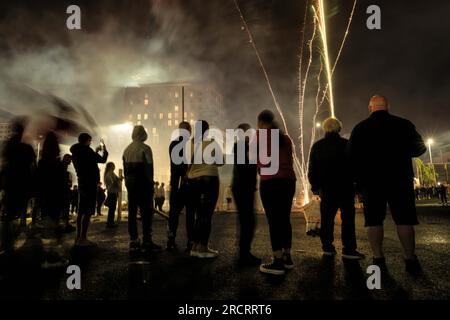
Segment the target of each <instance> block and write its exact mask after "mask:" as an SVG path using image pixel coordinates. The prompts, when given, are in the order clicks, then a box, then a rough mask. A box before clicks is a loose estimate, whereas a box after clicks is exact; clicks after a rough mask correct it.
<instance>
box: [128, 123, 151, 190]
mask: <svg viewBox="0 0 450 320" xmlns="http://www.w3.org/2000/svg"><path fill="white" fill-rule="evenodd" d="M131 138H132V139H133V142H132V143H131V144H130V145H128V147H127V148H126V149H125V151H124V152H123V157H122V159H123V169H124V176H125V185H126V187H127V188H128V189H129V188H147V189H148V190H153V154H152V149H151V148H150V147H149V146H148V145H146V144H145V143H144V141H146V140H147V132H145V129H144V127H143V126H135V127H134V129H133V133H132V135H131Z"/></svg>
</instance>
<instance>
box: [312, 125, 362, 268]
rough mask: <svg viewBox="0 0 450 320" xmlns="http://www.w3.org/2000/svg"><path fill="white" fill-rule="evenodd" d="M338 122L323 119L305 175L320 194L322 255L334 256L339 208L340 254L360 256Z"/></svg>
mask: <svg viewBox="0 0 450 320" xmlns="http://www.w3.org/2000/svg"><path fill="white" fill-rule="evenodd" d="M341 128H342V124H341V122H340V121H339V120H337V119H335V118H329V119H327V120H325V121H324V123H323V129H324V131H325V137H324V138H323V139H321V140H319V141H317V142H316V143H314V145H313V147H312V149H311V153H310V159H309V171H308V178H309V182H310V184H311V189H312V191H313V193H314V194H315V195H319V196H320V199H321V201H320V221H321V229H320V240H321V241H322V250H323V253H324V255H327V256H334V255H335V254H336V249H335V247H334V245H333V242H334V236H333V234H334V219H335V217H336V213H337V211H338V210H339V209H340V210H341V220H342V224H341V238H342V257H343V258H344V259H362V258H363V257H364V255H362V254H360V253H359V252H358V251H356V234H355V190H354V187H353V179H352V175H351V170H350V164H349V159H348V154H347V143H348V140H347V139H344V138H342V137H341V136H340V135H339V132H340V131H341Z"/></svg>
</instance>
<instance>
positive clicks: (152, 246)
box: [142, 241, 162, 252]
mask: <svg viewBox="0 0 450 320" xmlns="http://www.w3.org/2000/svg"><path fill="white" fill-rule="evenodd" d="M142 249H143V250H144V251H145V252H160V251H161V250H162V247H161V246H159V245H157V244H156V243H154V242H153V241H149V242H143V243H142Z"/></svg>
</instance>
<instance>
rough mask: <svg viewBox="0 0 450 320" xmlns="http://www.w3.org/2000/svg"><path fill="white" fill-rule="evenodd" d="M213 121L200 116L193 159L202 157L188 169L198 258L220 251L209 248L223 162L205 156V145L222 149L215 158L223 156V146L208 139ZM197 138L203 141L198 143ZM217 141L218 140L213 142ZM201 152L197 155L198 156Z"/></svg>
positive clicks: (193, 246)
mask: <svg viewBox="0 0 450 320" xmlns="http://www.w3.org/2000/svg"><path fill="white" fill-rule="evenodd" d="M208 130H209V124H208V122H206V121H205V120H199V121H197V124H196V130H195V132H194V135H195V137H194V139H192V140H191V141H192V144H191V146H192V148H191V159H194V160H195V158H198V159H199V160H200V161H194V162H193V163H191V165H190V167H189V170H188V174H187V176H188V185H189V202H190V203H189V206H190V208H192V210H193V214H194V216H195V222H194V235H193V245H192V250H191V252H190V255H191V256H192V257H197V258H215V257H217V256H218V255H219V251H217V250H214V249H211V248H209V246H208V244H209V236H210V234H211V224H212V216H213V213H214V209H215V207H216V204H217V199H218V197H219V170H218V167H219V166H222V165H223V161H222V163H216V162H214V163H211V164H208V163H206V161H205V160H204V158H203V157H200V156H201V155H203V152H204V150H205V148H207V147H208V148H211V149H210V150H216V151H217V150H220V151H218V152H220V154H218V155H217V154H215V158H216V159H217V158H219V159H223V154H222V151H221V148H220V146H219V145H218V144H217V142H215V141H214V140H212V139H208V137H207V135H208ZM194 141H200V142H199V143H194ZM213 144H216V145H215V146H213ZM195 154H197V157H196V156H195Z"/></svg>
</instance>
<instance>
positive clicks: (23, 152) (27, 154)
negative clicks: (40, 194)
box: [0, 136, 36, 196]
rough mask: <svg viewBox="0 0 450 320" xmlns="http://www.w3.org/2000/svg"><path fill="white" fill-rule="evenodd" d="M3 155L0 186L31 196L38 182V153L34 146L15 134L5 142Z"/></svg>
mask: <svg viewBox="0 0 450 320" xmlns="http://www.w3.org/2000/svg"><path fill="white" fill-rule="evenodd" d="M1 156H2V157H1V162H2V163H1V166H2V167H1V171H0V188H1V189H4V190H5V191H6V192H13V193H14V192H21V193H26V195H27V196H30V194H31V192H32V191H34V189H35V183H36V181H35V180H36V154H35V153H34V150H33V148H32V147H31V146H30V145H28V144H26V143H22V142H21V137H20V136H14V137H12V138H11V139H10V140H8V141H7V142H6V143H5V145H4V147H3V150H2V155H1Z"/></svg>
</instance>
